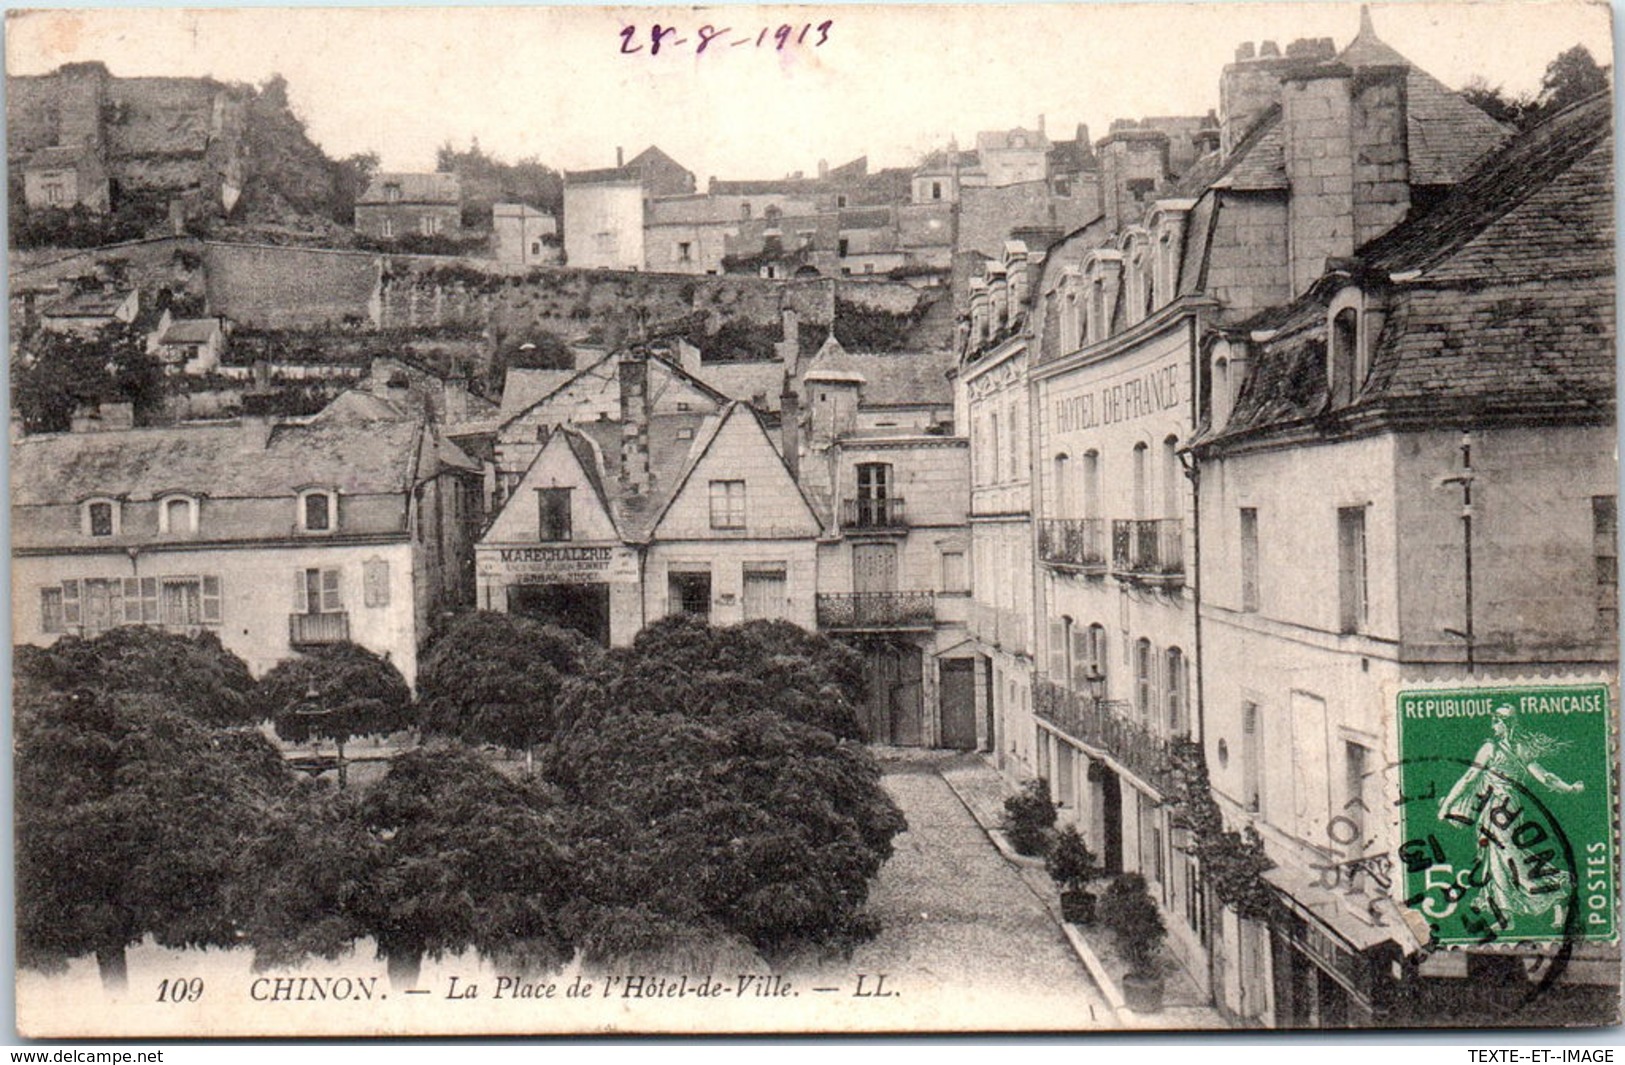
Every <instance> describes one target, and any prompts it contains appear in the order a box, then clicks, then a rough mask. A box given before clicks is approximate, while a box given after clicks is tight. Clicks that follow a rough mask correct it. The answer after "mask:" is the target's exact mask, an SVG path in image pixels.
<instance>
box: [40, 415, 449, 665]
mask: <svg viewBox="0 0 1625 1065" xmlns="http://www.w3.org/2000/svg"><path fill="white" fill-rule="evenodd" d="M84 424H85V425H86V427H88V426H89V424H91V423H84ZM100 424H103V425H106V424H116V423H114V422H111V421H108V420H105V419H104V420H102V422H101V423H100ZM12 455H13V458H12V485H13V491H12V529H13V534H12V550H13V555H14V561H13V578H12V579H13V588H14V593H15V594H14V595H13V599H12V602H13V607H12V627H13V633H14V638H15V639H16V640H18V641H20V642H24V643H39V644H48V643H50V642H52V641H54V640H56V639H57V638H59V637H60V636H62V635H64V634H67V633H73V634H77V635H85V636H89V635H94V634H96V633H98V632H101V631H104V630H106V629H108V628H111V627H113V626H117V625H157V626H162V627H163V628H165V629H168V630H171V631H179V632H198V631H210V632H214V633H216V634H217V635H218V636H219V638H220V641H221V643H222V644H224V646H225V647H226V648H227V649H228V650H230V651H232V652H234V653H235V654H237V655H239V656H240V657H242V658H243V659H244V660H245V661H246V662H247V663H248V665H249V668H250V669H251V670H252V671H253V672H254V673H255V674H256V675H258V674H262V673H264V672H265V671H266V670H268V669H270V668H271V667H272V666H274V665H275V664H276V663H277V662H279V661H281V660H282V659H284V658H288V657H290V656H291V655H293V654H295V653H297V652H299V651H301V650H304V649H308V648H311V647H316V646H320V645H323V644H328V643H334V642H338V641H343V640H349V641H353V642H355V643H358V644H361V645H362V646H364V647H367V648H368V649H369V650H372V651H374V652H376V653H379V654H384V655H387V656H388V657H389V659H390V660H391V661H392V662H393V663H394V664H395V666H396V667H397V668H398V669H400V670H401V672H402V674H403V675H404V676H405V677H406V678H407V679H408V680H409V681H411V680H412V679H413V678H414V676H415V673H416V666H417V654H418V649H419V648H420V646H421V645H422V644H423V642H424V640H425V639H426V637H427V635H428V632H429V629H430V626H431V624H432V623H433V621H434V618H435V616H436V615H437V614H439V613H441V612H444V611H448V610H453V609H457V608H459V607H462V606H465V605H466V604H467V603H468V602H469V601H470V600H471V598H472V596H471V594H470V593H471V591H472V588H471V586H470V583H469V575H470V573H471V567H470V565H469V562H470V561H471V558H470V556H471V555H472V550H473V539H474V536H475V535H476V532H477V530H478V528H479V525H480V523H481V511H480V486H479V475H478V467H477V466H476V465H475V464H474V463H472V462H471V461H470V460H469V459H468V458H467V457H466V456H464V455H462V454H461V453H460V452H459V451H458V450H457V449H456V448H455V447H452V446H451V445H449V444H447V443H446V442H445V441H444V440H442V439H440V438H439V437H438V436H437V435H436V433H435V432H434V430H433V428H432V427H431V426H428V425H426V424H424V423H423V422H422V421H420V420H416V419H410V418H404V417H399V416H390V417H387V418H379V419H367V418H361V417H357V416H353V415H349V414H344V413H342V412H340V411H331V410H330V411H329V412H324V415H318V416H316V417H314V418H311V419H308V420H306V421H302V422H281V423H277V422H274V421H273V420H272V419H270V418H268V417H265V416H261V415H254V414H249V415H245V416H244V417H243V418H242V419H241V420H239V421H237V422H229V423H220V424H208V425H185V426H174V427H165V428H151V429H134V428H125V429H119V430H114V431H101V432H72V433H55V434H45V435H38V436H29V437H25V438H23V439H22V440H19V441H17V442H16V443H14V445H13V451H12Z"/></svg>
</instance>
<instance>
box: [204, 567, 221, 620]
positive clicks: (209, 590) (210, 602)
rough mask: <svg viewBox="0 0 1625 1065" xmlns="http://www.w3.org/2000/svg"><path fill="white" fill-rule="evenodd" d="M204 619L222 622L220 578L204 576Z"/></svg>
mask: <svg viewBox="0 0 1625 1065" xmlns="http://www.w3.org/2000/svg"><path fill="white" fill-rule="evenodd" d="M203 620H204V622H206V623H212V624H215V625H218V624H220V578H219V577H205V578H203Z"/></svg>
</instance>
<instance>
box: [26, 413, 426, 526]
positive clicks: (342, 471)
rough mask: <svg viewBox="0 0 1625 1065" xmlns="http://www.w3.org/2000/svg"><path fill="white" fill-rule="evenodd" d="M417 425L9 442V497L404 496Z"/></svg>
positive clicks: (234, 428)
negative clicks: (255, 443) (305, 491)
mask: <svg viewBox="0 0 1625 1065" xmlns="http://www.w3.org/2000/svg"><path fill="white" fill-rule="evenodd" d="M420 431H421V429H420V426H419V425H418V424H417V423H415V422H410V421H404V420H403V421H364V420H359V419H358V420H353V421H349V420H343V419H338V420H331V421H315V420H313V421H311V422H310V423H308V424H302V425H279V426H276V427H275V428H274V429H273V430H272V432H271V436H270V439H269V440H268V442H267V443H266V446H265V448H264V449H263V450H248V449H246V448H245V446H244V441H243V429H242V427H241V426H240V425H238V424H237V423H233V422H227V423H221V424H218V425H187V426H175V427H167V428H155V429H131V430H127V431H124V432H110V433H53V434H47V435H40V436H27V437H24V438H23V439H21V440H19V441H17V442H16V443H14V444H13V445H12V450H11V456H12V457H11V502H12V505H13V506H48V505H52V504H58V503H64V502H74V501H77V500H81V499H86V498H89V497H92V496H98V495H109V496H121V497H125V498H128V499H131V500H147V499H152V498H155V497H156V494H158V493H161V492H164V491H169V490H174V489H182V490H185V491H187V492H193V493H197V494H199V495H203V496H207V497H209V498H211V499H229V498H238V499H241V498H270V497H276V498H283V497H292V496H293V494H294V493H295V492H296V491H297V490H298V489H299V488H301V487H306V486H309V485H313V484H333V485H337V486H338V487H339V489H340V491H342V492H347V493H350V494H352V495H378V494H389V493H397V492H405V491H407V490H408V489H409V488H410V487H411V484H410V481H411V476H412V468H413V458H414V456H415V454H416V449H417V444H418V434H419V432H420Z"/></svg>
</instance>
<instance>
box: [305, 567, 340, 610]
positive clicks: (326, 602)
mask: <svg viewBox="0 0 1625 1065" xmlns="http://www.w3.org/2000/svg"><path fill="white" fill-rule="evenodd" d="M293 605H294V612H295V613H298V614H338V613H341V612H343V610H344V601H343V599H342V598H341V597H340V595H339V571H338V570H336V569H302V570H295V571H294V579H293Z"/></svg>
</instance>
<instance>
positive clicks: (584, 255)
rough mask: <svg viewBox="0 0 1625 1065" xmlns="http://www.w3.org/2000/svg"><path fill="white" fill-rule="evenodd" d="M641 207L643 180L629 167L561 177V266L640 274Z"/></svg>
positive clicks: (583, 171) (577, 171)
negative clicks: (562, 203)
mask: <svg viewBox="0 0 1625 1065" xmlns="http://www.w3.org/2000/svg"><path fill="white" fill-rule="evenodd" d="M643 201H644V189H643V177H642V175H641V174H640V173H639V172H638V171H636V170H634V169H632V168H631V167H606V168H602V169H598V170H568V171H565V174H564V261H565V263H567V264H568V265H570V266H572V267H576V268H579V269H586V270H597V269H602V270H641V269H643Z"/></svg>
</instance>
